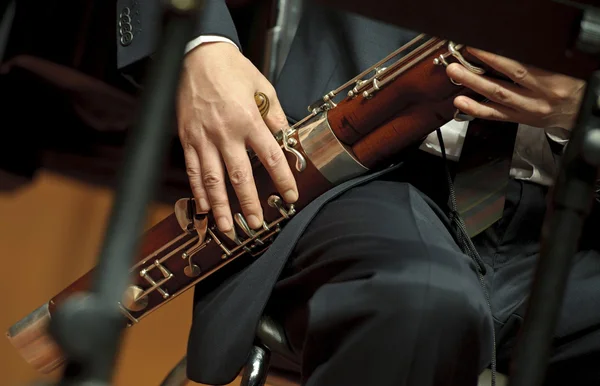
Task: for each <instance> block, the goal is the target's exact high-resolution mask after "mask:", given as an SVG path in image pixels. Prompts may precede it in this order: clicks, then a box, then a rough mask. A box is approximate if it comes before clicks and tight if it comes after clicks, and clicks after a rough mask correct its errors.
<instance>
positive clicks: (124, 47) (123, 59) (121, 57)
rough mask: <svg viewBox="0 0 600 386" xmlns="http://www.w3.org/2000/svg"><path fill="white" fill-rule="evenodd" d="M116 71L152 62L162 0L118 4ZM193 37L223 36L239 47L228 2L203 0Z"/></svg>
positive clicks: (120, 2)
mask: <svg viewBox="0 0 600 386" xmlns="http://www.w3.org/2000/svg"><path fill="white" fill-rule="evenodd" d="M116 17H117V26H116V27H117V28H116V29H117V31H116V39H117V68H118V69H123V68H125V67H127V66H129V65H131V64H134V63H136V62H139V61H141V60H144V59H147V58H149V57H150V56H151V55H152V54H153V53H154V51H155V49H156V44H157V42H158V39H159V38H160V30H161V21H162V8H161V1H160V0H117V16H116ZM194 32H195V33H194V36H191V37H190V40H192V39H194V38H196V37H198V36H201V35H214V36H221V37H224V38H227V39H229V40H231V41H233V42H234V43H235V44H236V45H237V46H238V47H240V42H239V38H238V35H237V31H236V29H235V25H234V23H233V20H232V18H231V15H230V13H229V10H228V9H227V5H226V4H225V0H204V7H203V9H202V11H201V12H200V13H199V15H198V20H197V24H196V27H195V31H194Z"/></svg>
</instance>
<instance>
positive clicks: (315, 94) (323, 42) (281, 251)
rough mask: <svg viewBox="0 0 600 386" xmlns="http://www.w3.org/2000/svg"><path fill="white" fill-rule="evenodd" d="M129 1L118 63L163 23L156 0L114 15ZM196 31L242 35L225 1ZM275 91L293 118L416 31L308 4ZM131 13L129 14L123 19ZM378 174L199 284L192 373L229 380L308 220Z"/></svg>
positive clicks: (214, 0) (139, 53) (216, 2)
mask: <svg viewBox="0 0 600 386" xmlns="http://www.w3.org/2000/svg"><path fill="white" fill-rule="evenodd" d="M125 7H129V9H130V11H126V13H129V14H130V15H132V21H131V23H132V24H133V25H134V28H133V35H134V36H133V39H132V41H131V43H130V44H128V45H122V44H121V43H120V42H119V39H120V35H119V31H117V44H118V45H119V48H118V56H119V57H118V63H119V67H120V68H121V69H125V70H126V68H127V66H129V65H131V64H134V63H136V62H137V61H139V60H141V59H144V58H146V57H148V56H149V55H150V54H151V52H152V50H153V47H154V41H155V39H156V37H157V34H156V32H155V31H156V30H157V28H158V15H159V9H158V2H157V1H146V2H140V3H138V1H137V0H119V1H118V9H117V17H122V15H123V10H124V8H125ZM205 7H206V8H205V12H204V13H203V14H202V16H201V17H200V18H199V24H198V26H197V29H196V32H197V33H198V34H216V35H221V36H225V37H228V38H230V39H231V40H233V41H234V42H237V43H238V45H239V40H238V37H237V34H236V31H235V28H234V25H233V22H232V21H231V18H230V16H229V14H228V10H227V7H226V6H225V3H224V0H205ZM304 9H305V12H304V15H303V17H302V20H301V21H300V24H299V27H298V30H297V33H296V36H295V39H294V42H293V44H292V47H291V49H290V53H289V55H288V58H287V61H286V64H285V65H284V67H283V69H282V72H281V74H280V77H279V79H278V81H277V82H276V85H275V86H276V90H277V92H278V96H279V99H280V102H281V104H282V106H283V109H284V111H285V112H286V114H287V115H288V117H289V119H290V120H291V121H297V120H299V119H301V118H303V117H304V116H305V115H306V112H307V109H306V107H307V106H308V105H309V104H310V103H312V102H314V101H315V100H317V99H318V98H320V97H321V96H323V95H325V94H326V93H327V92H328V91H330V90H333V89H334V88H336V87H338V86H340V85H341V84H343V83H344V82H346V81H347V80H349V79H351V78H352V77H354V76H356V75H357V74H358V73H359V72H360V71H361V70H364V69H366V68H368V67H370V66H371V65H372V64H373V63H375V62H377V61H378V60H380V59H381V58H383V57H385V56H386V55H388V54H389V53H390V52H392V51H393V50H395V49H397V48H398V47H400V46H401V45H402V44H403V43H405V42H407V41H408V40H409V39H411V38H412V37H414V36H415V34H414V33H411V32H408V31H405V30H401V29H399V28H396V27H393V26H390V25H386V24H383V23H380V22H376V21H372V20H369V19H366V18H364V17H361V16H357V15H354V14H349V13H344V12H340V11H334V10H330V9H324V8H323V7H321V6H318V5H317V4H310V3H307V4H306V5H305V8H304ZM125 19H127V18H125ZM376 177H377V174H371V175H369V176H366V177H362V178H357V179H355V180H352V181H349V182H348V183H346V184H343V185H340V186H338V187H336V188H334V189H333V190H331V191H329V192H328V193H326V194H325V195H323V196H321V197H320V198H319V199H318V200H316V201H314V202H313V203H312V204H311V205H309V206H308V207H306V208H305V209H303V210H302V211H301V212H300V213H299V214H298V215H297V216H296V217H295V218H294V219H293V220H292V221H291V222H290V223H288V224H287V225H286V226H285V228H284V230H283V232H282V233H281V234H280V235H279V236H278V237H277V239H276V241H275V243H274V244H273V245H272V246H271V247H270V248H269V250H268V251H267V252H265V254H263V255H262V256H261V257H260V258H259V259H257V260H256V261H255V262H253V263H252V264H250V265H249V266H247V267H244V268H243V269H240V270H239V272H238V273H236V274H234V275H231V274H228V276H224V277H218V275H216V276H215V277H214V278H213V280H212V281H213V282H214V283H213V284H214V285H213V286H212V287H210V286H209V285H208V284H204V285H201V286H200V285H199V286H197V287H196V296H195V301H194V314H193V324H192V328H191V333H190V339H189V345H188V376H189V378H190V379H191V380H193V381H195V382H200V383H207V384H226V383H229V382H231V381H232V380H233V379H234V378H235V376H236V375H237V374H238V372H239V371H240V369H241V367H242V366H243V365H244V363H245V360H246V358H247V356H248V354H249V351H250V349H251V346H252V343H253V339H254V332H255V330H256V326H257V324H258V321H259V318H260V316H261V314H262V312H263V309H264V307H265V304H266V303H267V300H268V298H269V295H270V294H271V291H272V289H273V286H274V285H275V283H276V281H277V278H278V276H279V274H280V272H281V270H282V268H283V266H284V264H285V262H286V261H287V259H288V256H289V254H290V252H291V250H292V248H293V247H294V244H295V241H296V240H297V238H298V237H299V236H300V235H301V233H302V231H303V229H304V228H305V227H306V225H307V224H308V222H309V221H310V219H311V218H312V217H313V216H314V215H315V214H316V212H317V211H318V209H319V208H320V207H321V206H322V205H323V204H324V203H326V202H327V201H328V200H331V199H332V198H333V197H335V196H337V195H339V194H341V193H342V192H344V191H345V190H347V189H349V188H350V187H352V186H355V185H356V184H359V183H363V182H364V181H365V180H366V179H372V178H376Z"/></svg>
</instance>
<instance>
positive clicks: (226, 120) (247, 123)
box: [177, 42, 298, 232]
mask: <svg viewBox="0 0 600 386" xmlns="http://www.w3.org/2000/svg"><path fill="white" fill-rule="evenodd" d="M183 67H184V68H183V73H182V81H181V84H180V89H179V95H178V103H177V104H178V106H177V120H178V128H179V138H180V140H181V143H182V145H183V150H184V154H185V163H186V168H187V174H188V177H189V180H190V185H191V188H192V192H193V194H194V198H195V199H196V201H197V203H198V206H199V209H200V210H201V211H208V210H209V209H210V210H212V212H213V215H214V217H215V220H216V222H217V227H218V228H219V229H220V230H221V231H223V232H228V231H230V230H231V229H232V227H233V221H232V213H231V209H230V205H229V198H228V197H227V193H226V190H225V189H226V188H225V181H226V178H227V176H226V171H227V174H228V177H229V180H230V181H231V184H232V186H233V187H234V189H235V192H236V195H237V198H238V200H239V202H240V204H241V207H242V212H243V214H244V217H245V218H246V221H247V222H248V225H249V226H250V227H251V228H253V229H257V228H259V227H261V226H262V222H263V212H262V208H261V205H260V202H259V198H258V193H257V190H256V185H255V183H254V178H253V174H252V168H251V164H250V160H249V158H248V154H247V152H246V147H247V146H248V147H250V148H251V149H252V150H254V152H255V153H256V155H257V156H258V158H259V159H260V161H261V162H262V164H263V165H264V166H265V168H266V169H267V170H268V172H269V174H270V176H271V178H272V180H273V182H274V183H275V186H276V187H277V189H278V191H279V192H280V193H281V195H282V197H283V199H284V200H285V201H287V202H289V203H292V202H295V201H296V200H297V199H298V190H297V187H296V182H295V179H294V176H293V174H292V171H291V170H290V167H289V165H288V163H287V161H286V158H285V155H284V154H283V151H282V150H281V148H280V147H279V145H278V144H277V141H276V140H275V138H274V137H273V134H272V132H273V133H275V132H277V131H279V130H280V129H281V128H282V127H285V126H287V120H286V117H285V114H284V112H283V110H282V108H281V105H280V104H279V101H278V99H277V95H276V93H275V90H274V88H273V87H272V85H271V84H270V83H269V81H268V80H267V79H266V78H265V77H264V76H263V75H262V74H261V73H260V71H259V70H258V69H257V68H256V67H255V66H254V65H253V64H252V63H251V62H250V61H249V60H248V59H246V58H245V57H244V56H243V55H242V54H241V53H240V51H239V50H238V49H237V48H236V47H235V46H233V45H232V44H229V43H221V42H219V43H207V44H204V45H202V46H200V47H197V48H196V49H195V50H194V51H192V52H190V53H189V54H187V56H186V58H185V61H184V66H183ZM256 91H260V92H263V93H264V94H266V95H267V97H268V98H269V100H270V110H269V113H268V114H267V116H266V117H265V119H264V120H263V118H262V117H261V115H260V112H259V110H258V108H257V106H256V102H255V100H254V93H255V92H256ZM265 123H266V124H265Z"/></svg>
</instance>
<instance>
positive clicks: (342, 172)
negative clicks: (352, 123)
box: [298, 111, 369, 185]
mask: <svg viewBox="0 0 600 386" xmlns="http://www.w3.org/2000/svg"><path fill="white" fill-rule="evenodd" d="M298 140H299V142H300V145H301V147H302V150H303V152H304V154H305V155H306V157H307V158H308V159H309V160H310V161H311V163H312V164H313V165H314V166H315V167H316V168H317V170H319V172H321V174H322V175H323V176H324V177H325V178H326V179H327V180H328V181H329V182H331V183H332V184H334V185H336V184H339V183H342V182H344V181H347V180H350V179H352V178H354V177H358V176H359V175H361V174H365V173H366V172H368V171H369V169H368V168H367V167H365V166H364V165H362V164H361V163H360V162H359V161H358V160H357V159H356V158H355V157H354V155H353V154H352V150H351V149H350V148H349V147H348V146H346V145H344V144H343V143H341V142H340V141H339V139H338V138H337V137H336V136H335V134H334V132H333V130H331V126H330V125H329V121H328V120H327V111H325V112H322V113H319V114H317V115H316V116H315V117H314V118H313V119H311V120H310V121H309V122H307V123H306V124H305V125H304V126H301V127H300V128H298Z"/></svg>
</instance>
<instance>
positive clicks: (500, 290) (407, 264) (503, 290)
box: [269, 169, 600, 386]
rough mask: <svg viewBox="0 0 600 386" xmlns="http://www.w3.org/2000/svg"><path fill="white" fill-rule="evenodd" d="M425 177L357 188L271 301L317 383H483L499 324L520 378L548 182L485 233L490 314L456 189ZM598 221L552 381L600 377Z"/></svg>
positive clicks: (517, 188) (306, 375)
mask: <svg viewBox="0 0 600 386" xmlns="http://www.w3.org/2000/svg"><path fill="white" fill-rule="evenodd" d="M438 170H439V169H438ZM423 175H425V177H424V178H419V179H418V181H416V180H414V179H412V183H409V182H401V181H402V180H403V179H404V180H408V181H411V179H410V178H408V179H406V178H398V179H395V178H391V179H388V180H385V181H374V182H371V183H369V184H366V185H364V186H360V187H357V188H354V189H352V190H350V191H348V192H347V193H345V194H344V195H342V196H340V197H339V198H338V199H336V200H334V201H332V202H330V203H329V204H327V205H326V206H325V207H324V208H323V210H322V211H321V212H320V214H319V215H317V217H316V218H315V219H314V220H313V222H312V223H311V225H310V226H309V228H308V229H307V231H306V232H305V233H304V235H303V236H302V238H301V239H300V240H299V242H298V244H297V246H296V249H295V254H294V257H293V259H291V260H290V262H289V264H288V266H287V267H286V270H285V272H284V274H283V277H282V280H280V281H279V283H278V285H277V286H276V288H275V290H274V293H273V295H272V300H271V302H270V306H269V308H270V312H271V313H273V314H276V315H278V317H279V318H281V319H282V320H284V321H285V327H286V331H287V334H288V338H289V339H290V341H291V343H292V345H293V347H294V349H295V351H296V353H297V355H298V363H299V364H300V368H301V373H302V383H303V385H307V386H325V385H327V386H335V385H340V386H341V385H345V386H349V385H357V386H363V385H373V386H387V385H390V386H392V385H415V386H416V385H418V386H429V385H461V386H465V385H476V383H477V378H478V375H479V374H480V373H481V371H482V370H483V369H485V368H486V367H487V366H489V364H490V360H491V354H492V350H493V348H492V347H493V345H492V328H495V330H496V334H497V353H498V360H499V363H498V369H499V371H501V372H503V373H505V374H506V373H508V372H509V369H508V366H509V361H510V352H511V349H512V347H513V346H514V343H515V337H516V334H517V332H518V329H519V326H520V324H521V322H522V320H523V315H524V311H525V304H526V298H527V293H528V289H529V284H530V280H531V278H532V275H533V270H534V265H535V261H536V258H537V256H538V254H539V238H540V230H541V225H542V221H543V217H544V213H545V203H546V194H547V189H546V188H544V187H541V186H538V185H535V184H532V183H528V182H520V181H511V183H510V187H509V194H508V197H507V204H506V209H505V214H504V217H503V219H502V220H501V221H500V222H498V223H497V224H495V225H494V226H493V227H492V228H490V229H488V230H487V231H486V232H485V233H483V234H481V235H479V236H478V237H477V238H476V239H475V240H474V241H475V243H476V246H477V248H478V250H479V251H480V253H481V255H482V258H483V259H484V261H485V264H486V266H487V273H486V275H485V277H484V281H485V285H486V286H487V290H488V292H489V294H490V297H491V310H490V307H489V306H488V303H487V302H486V298H485V296H484V291H483V289H482V285H481V283H480V281H479V279H478V276H477V267H476V265H475V264H474V262H473V261H472V260H471V259H470V258H469V257H467V256H466V255H465V254H463V253H462V252H461V251H460V249H459V247H458V246H457V244H456V242H455V239H454V237H453V236H452V234H451V232H450V231H449V228H448V220H447V218H446V217H445V215H444V207H443V200H442V198H444V197H446V196H445V194H444V192H443V188H442V187H440V186H438V187H437V188H435V187H436V184H429V182H428V181H434V180H437V181H440V179H438V178H433V177H434V176H431V175H428V173H424V174H423V173H422V174H421V176H423ZM437 177H439V176H437ZM428 184H429V185H428ZM415 185H418V186H419V187H420V188H422V189H417V188H416V187H415ZM427 190H429V194H425V193H424V192H423V191H427ZM432 197H433V198H434V199H433V200H432ZM436 198H437V199H438V200H437V201H438V204H439V205H436V203H435V201H436V200H435V199H436ZM593 218H595V216H594V217H593ZM592 222H596V223H597V221H592ZM594 228H595V229H598V228H597V226H595V225H594V224H591V225H589V226H588V230H587V232H588V233H587V234H586V235H584V239H583V243H582V250H581V252H580V253H579V254H578V256H577V258H576V261H575V264H574V268H573V271H572V275H571V281H570V284H569V287H568V292H567V298H566V300H565V304H564V308H563V314H562V317H561V320H560V323H559V326H558V329H557V332H556V340H555V342H554V343H555V345H554V354H553V356H552V361H551V366H550V369H549V375H548V385H559V384H566V382H568V383H569V384H572V385H592V384H594V385H598V384H600V371H599V369H598V366H597V363H596V364H592V363H594V360H597V359H599V357H600V329H599V327H600V304H599V303H600V295H598V290H599V289H600V280H599V278H600V256H599V254H598V248H597V247H598V245H597V239H598V237H595V234H597V230H594Z"/></svg>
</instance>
